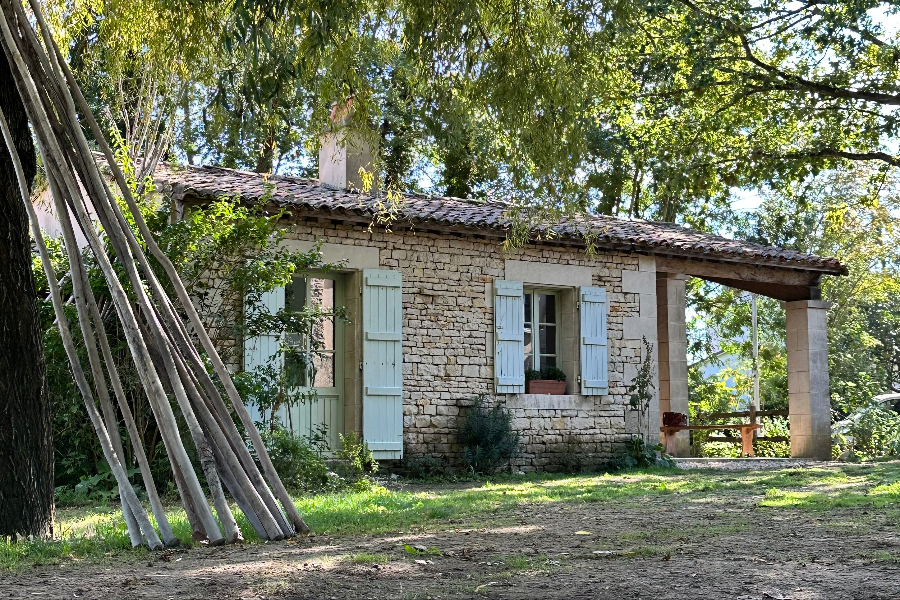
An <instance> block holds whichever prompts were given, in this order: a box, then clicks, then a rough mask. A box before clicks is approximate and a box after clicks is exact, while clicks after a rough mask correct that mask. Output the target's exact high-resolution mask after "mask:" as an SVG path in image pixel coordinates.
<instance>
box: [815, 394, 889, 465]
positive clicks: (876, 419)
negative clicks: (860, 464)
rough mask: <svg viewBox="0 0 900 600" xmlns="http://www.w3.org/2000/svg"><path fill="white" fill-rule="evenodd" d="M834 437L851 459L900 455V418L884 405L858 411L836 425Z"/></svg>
mask: <svg viewBox="0 0 900 600" xmlns="http://www.w3.org/2000/svg"><path fill="white" fill-rule="evenodd" d="M832 434H833V437H834V441H835V445H837V446H840V448H841V451H842V453H843V455H844V456H845V457H846V458H848V459H850V460H859V459H863V460H869V459H873V458H881V457H883V456H898V455H900V415H898V414H897V413H895V412H894V411H893V410H891V409H889V408H885V407H884V406H882V405H880V404H870V405H869V406H864V407H862V408H858V409H856V410H855V411H853V412H852V413H850V414H849V415H848V416H847V418H846V419H844V420H843V421H838V422H837V423H835V424H834V426H833V429H832Z"/></svg>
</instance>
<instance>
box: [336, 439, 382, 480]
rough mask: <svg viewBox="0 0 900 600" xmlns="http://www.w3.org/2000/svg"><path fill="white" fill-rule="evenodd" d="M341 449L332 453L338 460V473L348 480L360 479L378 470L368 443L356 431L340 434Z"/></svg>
mask: <svg viewBox="0 0 900 600" xmlns="http://www.w3.org/2000/svg"><path fill="white" fill-rule="evenodd" d="M340 437H341V449H340V450H338V451H337V452H335V453H334V456H335V458H336V459H337V460H338V461H339V462H338V464H337V465H336V468H337V470H338V474H339V475H340V476H341V477H343V478H344V479H348V480H350V481H360V480H362V479H365V478H366V477H368V476H369V475H374V474H375V473H377V472H378V462H377V461H376V460H375V457H374V456H373V455H372V451H371V450H369V445H368V444H367V443H366V442H365V440H363V439H362V438H361V437H360V436H359V434H358V433H355V432H353V433H348V434H347V435H341V436H340Z"/></svg>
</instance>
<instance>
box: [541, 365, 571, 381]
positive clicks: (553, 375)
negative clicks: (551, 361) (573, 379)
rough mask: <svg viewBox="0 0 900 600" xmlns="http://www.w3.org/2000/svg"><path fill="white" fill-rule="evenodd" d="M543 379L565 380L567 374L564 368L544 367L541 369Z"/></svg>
mask: <svg viewBox="0 0 900 600" xmlns="http://www.w3.org/2000/svg"><path fill="white" fill-rule="evenodd" d="M541 379H551V380H553V381H565V380H566V374H565V372H564V371H563V370H562V369H558V368H556V367H544V368H543V369H541Z"/></svg>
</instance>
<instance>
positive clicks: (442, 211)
mask: <svg viewBox="0 0 900 600" xmlns="http://www.w3.org/2000/svg"><path fill="white" fill-rule="evenodd" d="M155 179H156V181H157V185H160V186H162V187H164V188H168V189H169V191H170V193H171V194H172V195H173V197H176V198H183V197H185V196H196V197H198V198H201V199H212V198H216V197H219V196H223V195H227V196H240V197H241V198H243V199H244V200H251V201H252V200H258V199H260V198H262V197H263V196H264V195H265V194H266V193H267V190H266V186H265V181H266V179H265V178H264V177H263V176H262V175H259V174H258V173H249V172H245V171H236V170H233V169H225V168H221V167H177V166H172V165H160V166H159V167H158V168H157V170H156V174H155ZM268 182H269V183H270V184H273V185H274V190H271V191H270V192H269V193H270V194H271V201H272V202H273V203H274V204H276V205H278V206H283V207H299V208H304V209H308V210H311V211H316V212H319V211H321V212H326V213H331V214H334V215H335V216H338V215H340V214H352V215H358V216H368V217H371V216H373V215H376V214H378V213H379V212H383V211H384V210H385V206H384V203H383V202H384V199H383V197H373V196H371V195H362V194H360V193H358V192H354V191H349V190H341V189H335V188H332V187H329V186H326V185H323V184H320V183H319V181H318V180H316V179H303V178H298V177H281V176H272V177H269V178H268ZM509 208H510V206H509V205H508V204H505V203H502V202H480V201H475V200H464V199H461V198H449V197H436V196H425V195H420V194H407V195H405V196H404V197H403V199H402V201H401V202H400V204H399V206H398V207H397V209H398V214H397V215H396V218H397V219H398V220H401V221H403V220H406V221H410V222H413V223H418V224H427V223H434V224H440V225H445V226H452V227H458V228H464V229H471V230H494V231H497V232H504V231H506V230H507V229H508V228H509V225H510V220H509V219H508V218H507V217H506V216H505V212H506V211H507V210H508V209H509ZM587 229H590V230H591V231H592V232H593V234H594V235H596V243H597V244H598V246H607V247H608V246H613V247H629V248H630V249H633V250H637V251H643V252H647V253H649V254H658V255H674V256H684V257H692V258H706V259H711V260H726V261H742V262H748V263H755V264H766V265H772V266H781V267H786V268H799V269H807V270H814V271H820V272H822V273H829V274H846V272H847V269H846V267H845V266H844V265H842V264H841V263H840V262H839V261H838V260H837V259H835V258H823V257H820V256H815V255H812V254H805V253H802V252H797V251H794V250H787V249H784V248H777V247H772V246H763V245H761V244H756V243H753V242H744V241H739V240H732V239H728V238H725V237H721V236H718V235H713V234H709V233H704V232H701V231H696V230H693V229H688V228H686V227H682V226H680V225H676V224H674V223H662V222H651V221H640V220H626V219H619V218H615V217H608V216H602V215H594V216H585V217H582V218H578V219H563V220H562V221H560V222H558V223H555V224H546V225H544V226H541V227H538V228H537V232H536V233H542V234H543V235H545V236H546V235H549V234H550V233H549V232H551V231H552V235H554V236H556V237H558V238H563V239H572V240H575V241H579V242H583V240H584V237H583V232H584V231H585V230H587Z"/></svg>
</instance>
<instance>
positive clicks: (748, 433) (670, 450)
mask: <svg viewBox="0 0 900 600" xmlns="http://www.w3.org/2000/svg"><path fill="white" fill-rule="evenodd" d="M760 427H761V425H749V424H741V425H672V426H669V427H660V428H659V430H660V432H662V434H663V447H664V448H665V449H666V450H665V452H666V454H668V455H669V456H675V434H676V433H678V432H679V431H697V430H707V431H709V430H717V429H740V430H741V456H755V454H753V432H754V431H756V430H757V429H759V428H760Z"/></svg>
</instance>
